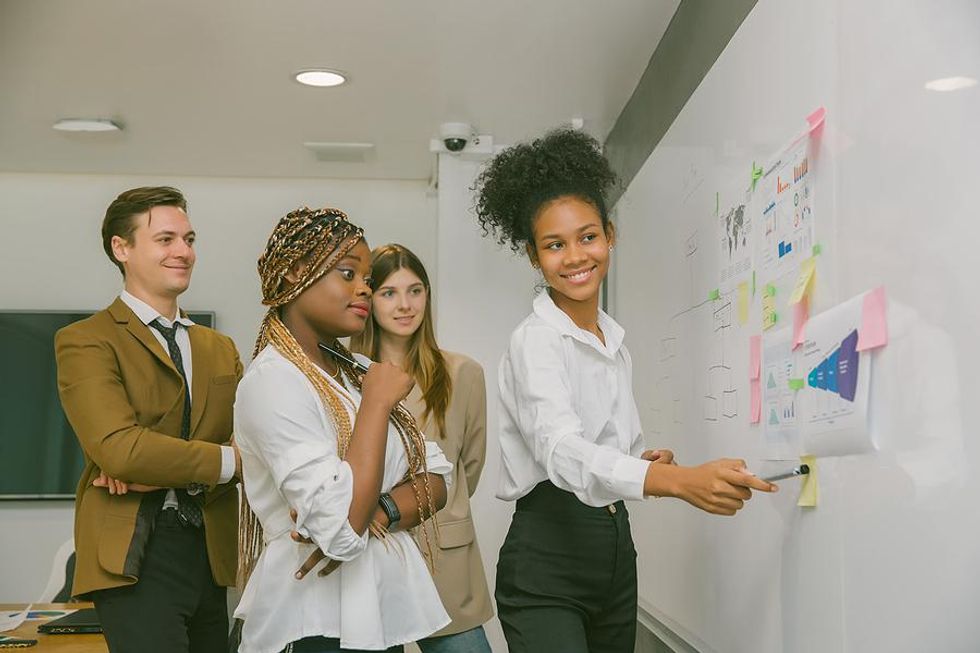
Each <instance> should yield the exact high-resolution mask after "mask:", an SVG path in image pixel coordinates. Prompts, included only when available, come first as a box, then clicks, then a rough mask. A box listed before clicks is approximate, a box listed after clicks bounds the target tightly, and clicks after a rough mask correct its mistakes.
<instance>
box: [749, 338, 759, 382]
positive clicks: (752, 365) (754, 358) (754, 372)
mask: <svg viewBox="0 0 980 653" xmlns="http://www.w3.org/2000/svg"><path fill="white" fill-rule="evenodd" d="M761 353H762V336H752V337H751V338H749V379H758V378H759V371H760V370H761V368H762V365H761V358H762V356H761V355H760V354H761Z"/></svg>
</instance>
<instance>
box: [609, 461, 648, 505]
mask: <svg viewBox="0 0 980 653" xmlns="http://www.w3.org/2000/svg"><path fill="white" fill-rule="evenodd" d="M651 464H652V463H651V462H650V461H649V460H643V459H642V458H634V457H632V456H623V457H621V458H620V459H619V460H617V461H616V466H615V467H614V468H613V476H614V477H615V478H616V482H615V484H616V487H615V488H614V490H615V492H616V493H617V494H619V495H620V496H622V497H623V498H624V499H632V500H637V501H639V500H641V499H643V498H645V494H644V492H643V489H644V487H645V486H646V479H647V470H648V469H649V467H650V465H651Z"/></svg>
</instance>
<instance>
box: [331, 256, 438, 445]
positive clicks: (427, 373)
mask: <svg viewBox="0 0 980 653" xmlns="http://www.w3.org/2000/svg"><path fill="white" fill-rule="evenodd" d="M402 269H404V270H408V271H410V272H412V273H414V274H415V276H417V277H418V278H419V280H421V281H422V285H423V286H425V312H424V313H423V315H422V324H420V325H419V328H418V329H416V330H415V333H413V334H412V336H411V338H410V339H409V343H408V355H407V360H406V363H407V364H406V370H405V371H406V372H408V373H409V374H411V375H412V378H414V379H415V381H416V382H417V383H418V384H419V388H420V389H421V390H422V401H423V403H424V404H425V410H424V411H423V412H422V415H421V418H420V420H419V421H420V422H423V423H424V422H425V421H426V420H427V419H428V418H429V416H430V415H431V416H432V417H433V418H434V419H435V424H436V429H437V431H438V434H439V437H442V438H444V437H446V411H447V410H448V409H449V400H450V398H451V397H452V395H453V380H452V378H451V377H450V376H449V366H448V365H447V364H446V357H445V356H443V355H442V351H440V350H439V345H438V344H437V343H436V335H435V331H434V329H433V328H432V285H431V284H430V283H429V275H428V274H426V272H425V266H423V265H422V261H420V260H419V257H418V256H416V255H415V254H414V253H412V251H411V250H410V249H408V248H407V247H405V246H404V245H399V244H397V243H391V244H389V245H382V246H381V247H377V248H375V250H374V251H373V252H371V278H372V279H374V285H375V287H378V286H381V285H383V284H384V282H385V280H386V279H388V277H390V276H391V275H392V274H394V273H395V272H397V271H398V270H402ZM381 331H382V329H381V327H380V326H379V325H378V323H377V320H376V319H375V318H374V315H372V316H371V319H370V320H368V323H367V325H366V326H365V327H364V331H362V332H361V333H359V334H357V335H355V336H353V337H352V338H351V341H350V348H351V349H352V350H353V351H356V352H359V353H362V354H364V355H365V356H367V357H368V358H370V359H371V360H378V357H379V356H380V355H381V338H382V337H383V336H382V334H381V333H380V332H381Z"/></svg>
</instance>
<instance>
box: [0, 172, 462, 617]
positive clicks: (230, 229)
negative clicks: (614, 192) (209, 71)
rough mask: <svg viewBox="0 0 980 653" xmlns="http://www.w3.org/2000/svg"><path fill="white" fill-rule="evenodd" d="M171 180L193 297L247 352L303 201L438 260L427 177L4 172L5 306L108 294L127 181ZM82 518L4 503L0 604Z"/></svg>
mask: <svg viewBox="0 0 980 653" xmlns="http://www.w3.org/2000/svg"><path fill="white" fill-rule="evenodd" d="M161 184H168V185H172V186H176V187H177V188H179V189H181V190H182V191H183V192H184V194H185V195H186V196H187V199H188V213H189V215H190V217H191V222H192V224H193V225H194V228H195V229H196V231H197V233H198V241H197V242H198V244H197V251H198V262H197V266H196V268H195V271H194V279H193V282H192V284H191V289H190V290H189V291H188V292H187V293H186V294H185V295H184V297H183V298H182V302H181V303H182V306H184V307H185V308H190V309H197V310H212V311H215V313H216V315H217V327H218V329H219V330H220V331H222V332H224V333H227V334H228V335H230V336H231V337H232V338H234V340H235V342H236V344H237V345H238V349H239V352H240V353H241V355H242V358H243V360H244V361H246V362H247V361H248V359H249V358H250V357H251V351H252V344H253V342H254V338H255V333H256V329H257V327H258V324H259V321H260V320H261V318H262V315H263V312H264V311H263V308H262V306H261V305H260V303H259V297H260V293H259V283H258V275H257V273H256V268H255V264H256V259H257V258H258V256H259V254H260V253H261V250H262V248H263V247H264V245H265V241H266V239H267V238H268V236H269V233H270V232H271V231H272V227H273V226H274V225H275V223H276V221H277V220H278V219H279V218H280V217H282V216H283V215H285V214H286V213H287V212H288V211H290V210H292V209H294V208H296V207H297V206H301V205H303V204H306V205H309V206H313V207H316V206H327V205H329V206H335V207H338V208H341V209H343V210H344V211H345V212H347V214H348V215H349V216H350V218H351V220H352V221H353V222H354V223H355V224H358V225H360V226H362V227H364V229H365V232H366V235H367V238H368V242H369V244H371V245H372V246H374V245H379V244H382V243H385V242H391V241H397V242H400V243H403V244H405V245H407V246H408V247H410V248H411V249H412V250H414V251H415V252H417V253H418V254H419V256H420V257H421V258H422V259H423V260H424V261H425V262H426V263H427V264H429V265H431V264H432V263H431V262H432V261H434V260H435V253H436V246H435V242H436V237H435V236H436V233H435V230H436V215H435V210H436V206H435V200H434V199H433V198H429V197H427V196H426V184H425V183H424V182H421V181H367V180H344V181H339V180H312V179H303V180H298V179H222V178H204V177H188V178H181V177H137V176H92V175H35V174H0V198H2V201H0V234H2V241H0V242H2V243H3V254H2V256H0V279H2V283H0V309H73V310H94V309H99V308H102V307H104V306H106V305H108V304H109V303H110V302H111V301H112V299H113V297H114V296H115V295H116V294H117V293H118V292H119V289H120V288H121V277H120V276H119V273H118V272H117V270H116V268H115V267H114V266H113V265H112V264H111V263H110V262H109V261H108V259H106V257H105V254H104V253H103V251H102V245H101V237H100V235H99V228H100V225H101V221H102V216H103V215H104V214H105V209H106V207H107V206H108V205H109V203H110V202H111V201H112V200H113V199H114V198H115V197H116V195H118V194H119V193H120V192H121V191H123V190H125V189H127V188H133V187H136V186H145V185H161ZM464 351H465V348H464ZM0 469H2V461H0ZM71 522H72V504H71V503H70V502H0V603H2V602H8V601H10V602H13V601H24V600H34V599H36V598H37V597H38V595H39V593H40V591H41V590H42V589H43V588H44V585H45V583H46V582H47V579H48V572H49V568H50V561H51V559H52V557H53V555H54V553H55V551H56V550H57V549H58V547H59V546H60V545H61V543H62V542H64V541H65V540H66V539H68V538H69V537H70V536H71V532H72V523H71Z"/></svg>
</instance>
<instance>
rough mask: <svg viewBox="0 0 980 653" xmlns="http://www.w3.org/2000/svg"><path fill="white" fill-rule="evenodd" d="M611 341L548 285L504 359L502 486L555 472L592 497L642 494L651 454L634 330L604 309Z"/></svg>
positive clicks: (599, 500)
mask: <svg viewBox="0 0 980 653" xmlns="http://www.w3.org/2000/svg"><path fill="white" fill-rule="evenodd" d="M599 328H600V329H601V330H602V333H603V336H604V337H605V340H606V343H605V344H603V343H602V341H601V340H599V338H597V337H596V336H595V335H594V334H592V333H590V332H588V331H585V330H584V329H580V328H579V327H578V326H576V325H575V323H574V322H572V319H571V318H570V317H569V316H568V315H567V314H566V313H565V312H564V311H562V310H561V309H560V308H558V307H557V306H556V305H555V303H554V301H552V299H551V296H550V295H549V294H548V291H547V290H544V291H542V292H541V294H539V295H538V296H537V298H535V300H534V311H533V313H531V315H529V316H528V317H527V318H526V319H525V320H524V321H523V322H521V324H520V325H518V327H517V329H515V330H514V333H513V334H512V335H511V338H510V347H509V348H508V350H507V353H505V354H504V357H503V359H502V360H501V361H500V370H499V375H498V377H499V385H500V399H501V403H502V404H503V409H504V410H503V413H502V415H501V430H500V453H501V457H502V465H501V469H502V473H501V475H500V486H499V488H498V491H497V496H498V497H499V498H501V499H504V500H507V501H513V500H516V499H519V498H521V497H522V496H524V495H525V494H527V493H528V492H530V491H531V490H532V489H533V488H534V486H535V485H537V484H538V483H540V482H541V481H544V480H550V481H551V482H552V483H554V484H555V485H556V486H558V487H559V488H561V489H563V490H567V491H569V492H573V493H574V494H575V496H577V497H578V499H579V500H580V501H581V502H582V503H585V504H587V505H589V506H594V507H600V506H605V505H608V504H610V503H614V502H616V501H618V500H620V499H642V498H643V484H644V479H645V478H646V473H647V467H648V466H649V465H650V463H649V462H648V461H646V460H643V459H641V458H639V456H640V454H641V453H643V449H644V442H643V433H642V431H641V429H640V418H639V415H638V413H637V410H636V404H635V402H634V401H633V387H632V377H633V363H632V360H631V359H630V355H629V352H627V351H626V346H625V345H623V335H624V331H623V328H622V327H621V326H619V324H617V323H616V322H615V321H614V320H613V319H612V318H611V317H609V315H607V314H606V313H605V312H603V311H601V310H600V311H599Z"/></svg>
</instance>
